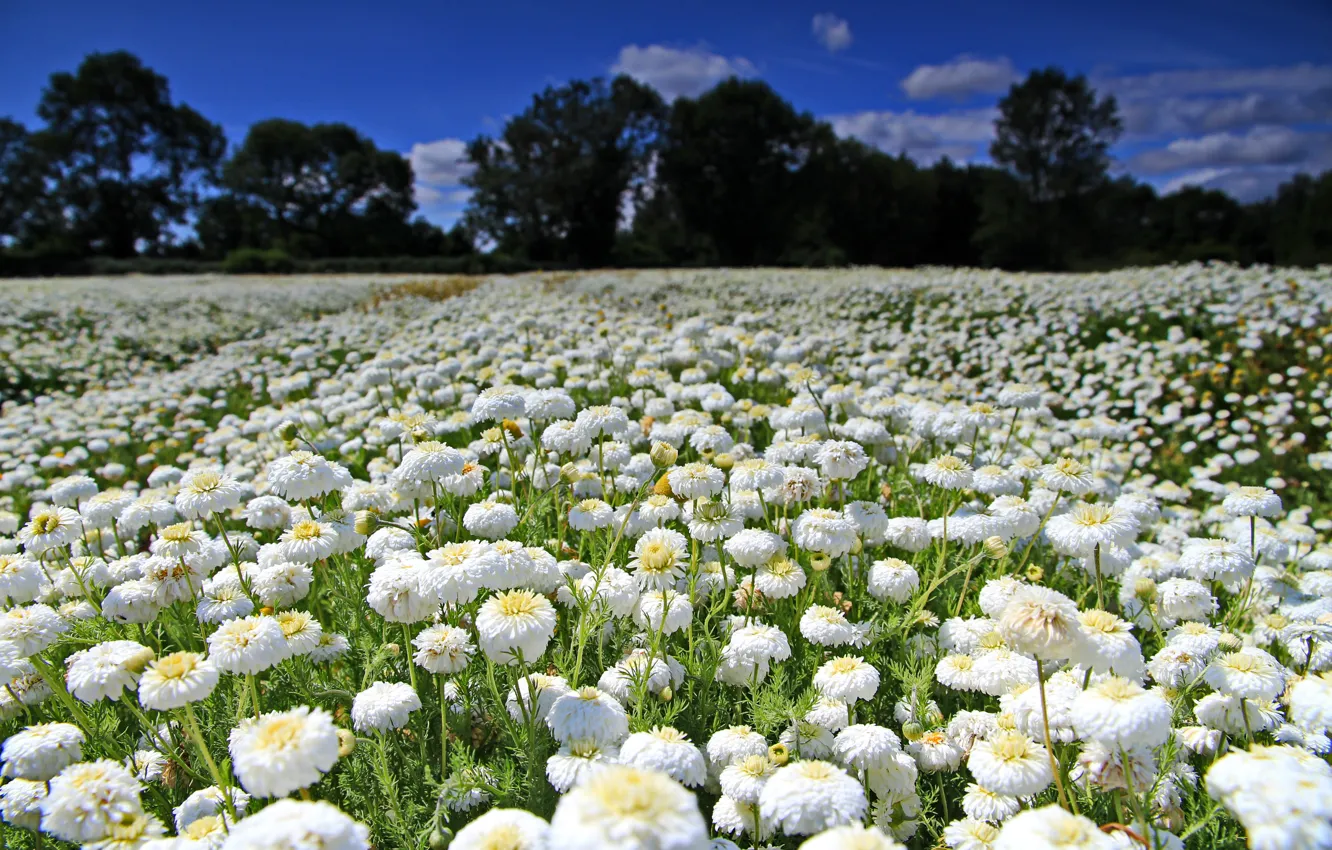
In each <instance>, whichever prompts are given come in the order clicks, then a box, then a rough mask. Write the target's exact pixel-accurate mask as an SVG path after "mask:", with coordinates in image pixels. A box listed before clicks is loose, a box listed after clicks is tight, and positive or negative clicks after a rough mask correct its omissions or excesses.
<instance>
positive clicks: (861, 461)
mask: <svg viewBox="0 0 1332 850" xmlns="http://www.w3.org/2000/svg"><path fill="white" fill-rule="evenodd" d="M814 462H815V463H817V464H818V465H819V471H820V472H822V473H823V475H824V477H825V478H831V479H834V480H843V481H850V480H851V479H852V478H855V477H856V476H857V475H859V474H860V473H861V472H862V471H863V470H864V469H865V467H867V466H869V458H868V457H866V456H865V449H864V448H862V447H861V445H860V444H859V443H853V442H851V441H850V440H825V441H824V442H823V445H821V446H819V450H818V451H817V452H815V454H814Z"/></svg>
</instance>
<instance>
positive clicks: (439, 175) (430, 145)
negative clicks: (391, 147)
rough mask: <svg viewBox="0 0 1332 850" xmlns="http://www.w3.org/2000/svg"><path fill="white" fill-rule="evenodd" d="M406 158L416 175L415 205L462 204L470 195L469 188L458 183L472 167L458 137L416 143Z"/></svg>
mask: <svg viewBox="0 0 1332 850" xmlns="http://www.w3.org/2000/svg"><path fill="white" fill-rule="evenodd" d="M407 159H408V160H409V161H410V162H411V164H412V174H413V176H414V177H415V178H416V183H415V185H414V186H413V187H412V189H413V194H414V197H415V198H416V205H417V206H418V207H421V208H422V209H428V208H432V207H439V206H443V205H462V204H465V203H467V199H468V198H470V197H471V194H472V193H471V190H469V189H466V188H464V187H463V185H462V181H463V178H464V177H466V176H467V175H469V174H471V173H472V169H473V165H472V164H471V163H470V162H468V161H467V143H466V142H464V141H463V140H462V139H436V140H435V141H433V142H417V143H416V144H414V145H412V149H411V151H409V152H408V154H407Z"/></svg>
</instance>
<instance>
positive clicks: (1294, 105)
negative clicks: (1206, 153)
mask: <svg viewBox="0 0 1332 850" xmlns="http://www.w3.org/2000/svg"><path fill="white" fill-rule="evenodd" d="M1120 109H1121V112H1122V113H1123V116H1124V129H1125V130H1126V131H1127V132H1128V133H1129V134H1130V135H1137V136H1167V135H1175V136H1185V135H1198V134H1202V133H1211V132H1217V131H1221V130H1232V129H1237V128H1243V127H1252V126H1255V125H1259V124H1317V123H1325V122H1328V121H1332V87H1329V88H1324V89H1314V90H1312V91H1308V92H1252V93H1249V94H1243V95H1233V96H1223V97H1198V98H1190V97H1167V98H1163V99H1142V100H1127V101H1125V102H1124V103H1122V104H1121V105H1120Z"/></svg>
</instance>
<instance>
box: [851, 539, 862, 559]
mask: <svg viewBox="0 0 1332 850" xmlns="http://www.w3.org/2000/svg"><path fill="white" fill-rule="evenodd" d="M864 551H865V542H864V541H863V540H861V539H860V538H859V537H857V538H856V539H855V540H853V541H851V552H850V554H852V555H859V554H860V553H861V552H864Z"/></svg>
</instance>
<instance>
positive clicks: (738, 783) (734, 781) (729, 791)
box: [718, 742, 777, 806]
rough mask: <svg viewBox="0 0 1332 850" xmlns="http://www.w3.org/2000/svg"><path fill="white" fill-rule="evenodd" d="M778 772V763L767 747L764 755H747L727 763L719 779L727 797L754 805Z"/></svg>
mask: <svg viewBox="0 0 1332 850" xmlns="http://www.w3.org/2000/svg"><path fill="white" fill-rule="evenodd" d="M765 743H766V742H765ZM776 772H777V765H776V764H775V763H774V762H773V761H772V759H770V758H768V756H767V752H766V748H765V752H764V753H763V754H762V755H750V756H745V757H744V758H741V759H738V760H736V761H733V762H731V763H730V764H728V765H726V766H725V767H724V768H722V771H721V775H720V776H719V777H718V781H719V782H720V784H721V789H722V793H723V794H725V795H726V796H727V797H730V798H731V799H732V800H735V801H737V802H740V803H746V804H748V805H751V806H752V805H754V804H755V803H757V802H758V801H759V794H760V793H761V792H762V791H763V786H764V785H767V784H768V780H769V779H771V778H772V775H773V774H774V773H776Z"/></svg>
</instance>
